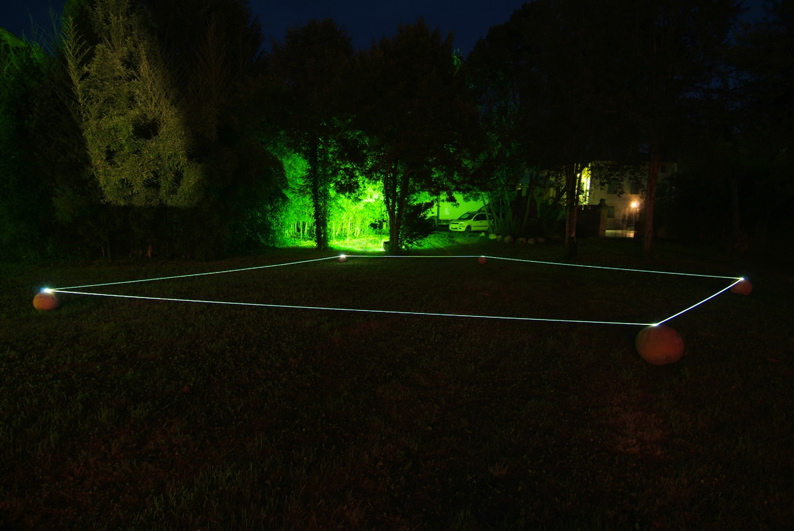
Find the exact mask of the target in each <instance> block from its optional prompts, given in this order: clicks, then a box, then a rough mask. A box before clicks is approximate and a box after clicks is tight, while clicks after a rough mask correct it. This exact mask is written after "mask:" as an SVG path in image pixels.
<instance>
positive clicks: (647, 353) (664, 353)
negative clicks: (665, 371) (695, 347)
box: [634, 325, 684, 365]
mask: <svg viewBox="0 0 794 531" xmlns="http://www.w3.org/2000/svg"><path fill="white" fill-rule="evenodd" d="M634 345H635V346H636V348H637V353H639V355H640V357H641V358H642V359H644V360H645V361H647V362H648V363H650V364H652V365H667V364H668V363H675V362H676V361H678V360H680V359H681V356H683V355H684V340H683V339H682V338H681V335H680V334H679V333H678V332H676V331H675V330H673V329H672V328H670V327H669V326H664V325H659V326H649V327H647V328H643V329H642V330H641V331H640V333H639V334H637V339H636V340H635V342H634Z"/></svg>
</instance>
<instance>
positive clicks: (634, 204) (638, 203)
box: [631, 201, 640, 208]
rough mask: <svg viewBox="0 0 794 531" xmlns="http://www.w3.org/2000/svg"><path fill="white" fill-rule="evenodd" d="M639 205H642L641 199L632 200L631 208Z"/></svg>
mask: <svg viewBox="0 0 794 531" xmlns="http://www.w3.org/2000/svg"><path fill="white" fill-rule="evenodd" d="M639 207H640V202H639V201H632V202H631V208H639Z"/></svg>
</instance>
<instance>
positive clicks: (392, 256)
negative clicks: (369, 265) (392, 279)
mask: <svg viewBox="0 0 794 531" xmlns="http://www.w3.org/2000/svg"><path fill="white" fill-rule="evenodd" d="M481 256H482V255H481V254H477V255H474V254H471V255H461V254H455V255H451V254H439V255H430V254H417V255H404V254H372V255H370V254H348V255H347V257H348V258H479V257H481Z"/></svg>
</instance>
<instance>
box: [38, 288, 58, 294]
mask: <svg viewBox="0 0 794 531" xmlns="http://www.w3.org/2000/svg"><path fill="white" fill-rule="evenodd" d="M54 291H55V290H54V289H52V288H41V292H42V293H46V294H47V295H49V294H51V293H53V292H54Z"/></svg>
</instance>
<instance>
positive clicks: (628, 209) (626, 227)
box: [583, 162, 675, 236]
mask: <svg viewBox="0 0 794 531" xmlns="http://www.w3.org/2000/svg"><path fill="white" fill-rule="evenodd" d="M674 171H675V164H673V163H669V162H668V163H662V166H661V169H660V172H659V181H660V182H661V181H662V180H663V179H666V178H668V177H669V176H670V175H672V173H673V172H674ZM583 173H584V172H583ZM618 189H619V188H618V187H616V186H603V187H602V186H600V185H599V184H598V182H597V180H596V179H589V186H588V187H587V190H586V195H585V203H586V204H588V205H599V204H601V205H603V207H604V209H605V222H604V223H605V226H604V230H605V231H608V232H606V233H605V235H607V236H610V235H617V236H633V234H634V230H635V227H636V226H637V222H638V221H640V220H641V216H642V211H643V208H644V206H645V187H644V185H643V186H640V187H638V186H637V185H636V184H635V185H634V188H632V184H631V181H630V179H629V178H628V177H625V178H624V179H623V193H622V194H621V195H618ZM632 192H633V193H632ZM610 233H611V234H610Z"/></svg>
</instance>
